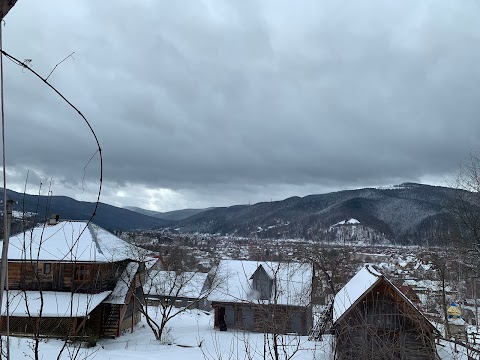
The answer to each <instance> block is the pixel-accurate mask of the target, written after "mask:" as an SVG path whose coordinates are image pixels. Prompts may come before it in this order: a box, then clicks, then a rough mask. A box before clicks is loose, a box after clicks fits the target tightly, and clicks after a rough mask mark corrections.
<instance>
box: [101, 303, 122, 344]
mask: <svg viewBox="0 0 480 360" xmlns="http://www.w3.org/2000/svg"><path fill="white" fill-rule="evenodd" d="M119 321H120V305H112V308H111V309H110V312H109V314H108V316H107V319H106V320H105V321H104V323H103V336H102V337H103V338H106V339H115V338H116V337H117V336H118V335H119V326H120V324H119Z"/></svg>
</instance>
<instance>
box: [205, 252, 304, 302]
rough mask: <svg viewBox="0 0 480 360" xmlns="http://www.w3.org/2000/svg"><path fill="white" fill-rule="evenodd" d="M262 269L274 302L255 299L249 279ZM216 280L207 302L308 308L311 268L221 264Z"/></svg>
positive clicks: (242, 263)
mask: <svg viewBox="0 0 480 360" xmlns="http://www.w3.org/2000/svg"><path fill="white" fill-rule="evenodd" d="M260 265H261V266H262V267H263V268H264V270H265V272H266V273H267V274H268V276H270V278H271V279H275V281H274V286H276V291H275V290H273V291H272V293H275V292H276V293H277V298H276V299H273V297H272V298H271V299H269V300H258V299H256V297H255V290H254V289H253V285H252V282H253V280H251V276H252V275H253V274H254V273H255V271H256V270H257V269H258V267H259V266H260ZM217 276H219V278H220V279H221V283H220V284H219V285H218V286H217V288H215V289H214V290H213V291H212V293H211V294H210V295H209V296H208V300H209V301H222V302H255V303H273V302H274V303H276V304H282V305H292V306H307V305H308V304H310V294H311V287H312V266H311V265H309V264H301V263H292V262H289V263H280V262H257V261H242V260H222V261H220V264H219V265H218V270H217Z"/></svg>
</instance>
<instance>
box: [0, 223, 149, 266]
mask: <svg viewBox="0 0 480 360" xmlns="http://www.w3.org/2000/svg"><path fill="white" fill-rule="evenodd" d="M82 231H83V232H82ZM80 234H81V235H80ZM2 244H3V241H0V247H1V246H2ZM141 251H142V250H141V249H139V248H137V247H135V246H134V245H131V244H129V243H127V242H126V241H124V240H122V239H120V238H118V237H117V236H115V235H113V234H111V233H109V232H108V231H106V230H104V229H102V228H101V227H99V226H97V225H94V224H90V225H89V226H87V222H86V221H62V222H59V223H58V224H56V225H45V226H38V227H36V228H34V229H33V230H32V231H31V232H30V231H28V232H26V233H20V234H17V235H14V236H11V237H10V243H9V246H8V259H9V260H24V259H35V260H37V259H38V260H41V261H48V260H55V261H62V260H63V261H98V262H114V261H121V260H126V259H131V260H135V258H138V257H139V256H140V254H141Z"/></svg>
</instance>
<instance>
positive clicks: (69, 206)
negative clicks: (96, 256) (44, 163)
mask: <svg viewBox="0 0 480 360" xmlns="http://www.w3.org/2000/svg"><path fill="white" fill-rule="evenodd" d="M0 189H1V190H2V191H3V189H2V188H0ZM7 197H8V198H9V199H12V200H14V201H15V204H14V206H13V210H14V211H15V212H16V213H17V214H19V213H23V212H26V213H32V214H35V215H33V216H32V221H36V222H41V221H43V220H44V219H45V218H49V217H50V215H51V214H58V215H59V216H60V219H68V220H87V219H89V218H90V216H91V215H92V213H93V210H94V208H95V203H92V202H85V201H77V200H74V199H72V198H69V197H66V196H38V195H28V194H21V193H17V192H15V191H12V190H7ZM1 210H2V212H3V208H2V209H1ZM93 221H94V223H96V224H98V225H99V226H101V227H103V228H105V229H108V230H133V229H151V228H157V227H162V226H169V225H171V224H173V223H174V222H173V221H169V220H164V219H159V218H155V217H152V216H147V215H144V214H139V213H137V212H134V211H130V210H127V209H122V208H118V207H115V206H111V205H108V204H104V203H100V204H99V205H98V209H97V211H96V215H95V218H94V220H93ZM0 228H3V221H1V222H0ZM12 230H13V231H14V230H15V228H13V229H12Z"/></svg>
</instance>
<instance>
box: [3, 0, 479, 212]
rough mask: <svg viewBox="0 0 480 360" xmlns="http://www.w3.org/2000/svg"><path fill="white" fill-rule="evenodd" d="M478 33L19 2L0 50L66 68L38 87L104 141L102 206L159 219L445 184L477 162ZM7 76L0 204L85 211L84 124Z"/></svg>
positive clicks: (271, 9) (205, 8) (320, 8)
mask: <svg viewBox="0 0 480 360" xmlns="http://www.w3.org/2000/svg"><path fill="white" fill-rule="evenodd" d="M479 17H480V5H479V4H478V2H477V1H473V0H472V1H467V0H465V1H440V0H431V1H426V0H424V1H423V0H422V1H418V0H411V1H408V0H404V1H387V0H380V1H368V0H367V1H339V0H335V1H333V0H330V1H326V0H325V1H323V0H320V1H319V0H311V1H280V0H271V1H265V0H262V1H260V0H258V1H248V0H242V1H238V0H231V1H226V0H218V1H217V0H208V1H201V0H190V1H183V0H170V1H160V0H150V1H141V0H138V1H131V0H130V1H121V0H111V1H107V0H102V1H95V0H78V1H73V0H68V1H65V0H57V1H51V0H45V1H38V0H19V1H18V2H17V4H16V5H15V7H14V8H13V9H12V10H11V12H10V13H9V14H8V15H7V16H6V18H5V20H6V26H5V27H4V28H3V34H4V35H3V37H4V49H5V50H6V51H7V52H10V53H11V54H12V55H14V56H16V57H18V58H20V59H22V60H23V59H31V60H32V61H31V66H32V67H33V68H34V69H35V70H36V71H38V72H39V73H41V74H43V75H44V76H46V75H48V73H49V72H50V71H51V70H52V69H53V67H54V66H55V64H57V63H58V62H59V61H61V60H62V59H64V58H65V57H66V56H67V55H68V54H70V53H72V52H75V54H74V55H73V59H72V58H69V59H67V60H65V61H64V62H63V63H62V64H60V65H59V67H58V68H57V69H56V70H55V72H54V73H53V74H52V75H51V77H50V79H49V80H50V81H51V82H52V84H53V85H54V86H56V87H57V88H58V89H59V90H60V91H61V92H63V93H64V95H65V96H66V97H67V98H68V99H70V100H71V101H72V102H73V103H74V104H75V105H76V106H77V107H78V108H79V109H80V110H81V111H82V112H83V113H84V114H85V116H86V117H87V118H88V119H89V121H90V122H91V124H92V127H93V128H94V130H95V132H96V134H97V136H98V139H99V141H100V144H101V147H102V150H103V156H104V168H103V171H104V174H103V192H102V197H101V201H102V202H105V203H109V204H112V205H115V206H129V205H130V206H139V207H143V208H147V209H152V210H158V211H168V210H174V209H181V208H187V207H190V208H199V207H208V206H226V205H233V204H242V203H243V204H244V203H249V202H251V203H255V202H259V201H270V200H271V199H273V200H280V199H284V198H287V197H289V196H293V195H299V196H304V195H307V194H311V193H324V192H329V191H335V190H341V189H351V188H357V187H364V186H379V185H387V184H398V183H401V182H405V181H414V182H424V183H430V184H434V185H440V184H442V182H443V179H444V177H445V176H448V175H450V174H452V173H455V172H456V171H457V170H458V166H459V163H460V162H461V161H463V160H464V159H465V158H466V157H468V154H469V153H470V152H472V151H477V150H478V149H479V138H480V137H479V135H480V119H479V114H480V100H479V99H480V46H479V44H480V21H478V19H479ZM4 71H5V85H4V86H5V116H6V137H7V151H6V155H7V187H8V188H11V189H13V190H17V191H18V190H20V191H22V189H23V188H24V186H25V182H26V178H27V173H28V184H27V190H28V192H29V193H37V192H38V191H39V184H40V182H42V183H43V186H42V190H41V191H42V193H43V194H46V193H47V192H48V188H49V187H50V188H51V191H52V193H53V194H54V195H66V196H70V197H73V198H76V199H79V200H85V201H95V199H96V191H97V188H98V184H99V181H98V180H99V162H98V154H97V155H96V156H95V157H94V159H93V160H92V161H91V162H89V159H90V158H91V157H92V156H93V155H95V152H96V143H95V141H94V138H93V136H92V135H91V133H90V131H89V129H88V127H87V126H86V124H85V123H84V122H83V120H82V119H81V118H80V117H79V116H78V115H77V114H76V113H75V112H74V111H73V110H71V109H70V108H69V107H68V106H67V105H66V104H65V103H64V102H62V101H61V100H59V98H58V96H56V95H55V94H54V93H53V92H52V91H51V90H50V89H48V88H47V87H46V86H45V85H44V84H43V83H41V82H40V81H38V79H36V78H34V77H33V76H32V75H31V74H29V73H28V72H26V71H22V69H21V68H20V67H18V66H16V65H14V64H13V63H11V62H10V61H8V60H6V61H5V63H4ZM87 164H88V166H86V165H87ZM85 166H86V168H85ZM84 168H85V170H84ZM50 184H51V185H50Z"/></svg>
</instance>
